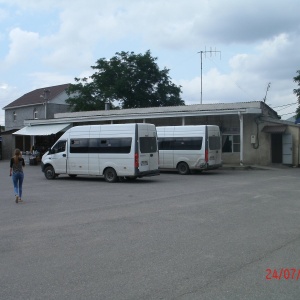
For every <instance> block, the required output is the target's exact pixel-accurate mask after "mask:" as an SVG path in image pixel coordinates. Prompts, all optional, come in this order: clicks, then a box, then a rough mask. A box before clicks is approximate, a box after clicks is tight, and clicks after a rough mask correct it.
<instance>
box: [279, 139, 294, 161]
mask: <svg viewBox="0 0 300 300" xmlns="http://www.w3.org/2000/svg"><path fill="white" fill-rule="evenodd" d="M282 163H283V164H285V165H291V164H293V138H292V135H291V134H283V135H282Z"/></svg>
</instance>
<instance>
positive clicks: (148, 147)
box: [139, 136, 158, 172]
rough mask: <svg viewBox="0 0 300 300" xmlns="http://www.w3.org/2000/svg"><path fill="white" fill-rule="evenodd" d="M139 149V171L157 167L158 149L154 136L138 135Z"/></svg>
mask: <svg viewBox="0 0 300 300" xmlns="http://www.w3.org/2000/svg"><path fill="white" fill-rule="evenodd" d="M139 150H140V151H139V170H140V172H146V171H151V170H156V169H158V149H157V139H156V137H147V136H144V137H140V149H139Z"/></svg>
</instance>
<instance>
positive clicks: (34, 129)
mask: <svg viewBox="0 0 300 300" xmlns="http://www.w3.org/2000/svg"><path fill="white" fill-rule="evenodd" d="M69 126H70V124H52V125H36V126H26V127H24V128H22V129H20V130H18V131H16V132H14V133H13V134H17V135H32V136H36V135H51V134H55V133H57V132H59V131H62V130H64V129H68V128H67V127H69Z"/></svg>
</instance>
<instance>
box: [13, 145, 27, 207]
mask: <svg viewBox="0 0 300 300" xmlns="http://www.w3.org/2000/svg"><path fill="white" fill-rule="evenodd" d="M23 167H25V161H24V158H23V157H22V153H21V151H20V150H19V149H16V150H15V155H14V156H13V157H12V158H11V160H10V172H9V176H12V180H13V184H14V192H15V196H16V203H18V202H23V201H22V185H23V180H24V173H23Z"/></svg>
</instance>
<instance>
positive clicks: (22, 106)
mask: <svg viewBox="0 0 300 300" xmlns="http://www.w3.org/2000/svg"><path fill="white" fill-rule="evenodd" d="M68 87H69V84H62V85H56V86H49V87H44V88H40V89H36V90H34V91H31V92H29V93H27V94H25V95H23V96H21V97H20V98H18V99H16V100H15V101H13V102H11V103H9V104H8V105H6V106H5V107H4V108H3V109H4V110H5V131H4V132H2V133H1V138H2V153H1V156H2V159H8V158H9V157H11V155H12V152H13V149H15V148H19V149H21V150H22V151H30V149H31V147H32V145H35V144H36V143H37V142H38V143H39V144H40V145H43V144H45V141H46V140H43V136H38V137H37V136H34V135H27V134H21V135H13V133H15V132H16V131H18V130H20V129H21V128H23V127H24V122H25V120H35V121H38V120H43V121H45V120H48V119H53V118H54V115H55V113H64V112H68V111H69V109H70V106H69V105H68V104H67V103H66V102H65V100H66V99H67V98H68V95H67V93H66V89H67V88H68ZM37 139H39V140H38V141H37ZM49 142H52V141H49ZM45 146H47V145H45Z"/></svg>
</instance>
